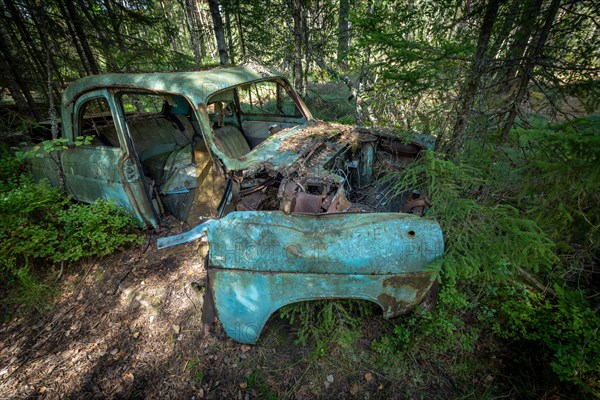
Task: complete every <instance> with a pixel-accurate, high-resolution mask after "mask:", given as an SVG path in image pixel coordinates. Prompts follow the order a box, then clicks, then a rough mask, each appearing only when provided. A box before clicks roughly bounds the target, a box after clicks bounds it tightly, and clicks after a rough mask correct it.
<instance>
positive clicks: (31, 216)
mask: <svg viewBox="0 0 600 400" xmlns="http://www.w3.org/2000/svg"><path fill="white" fill-rule="evenodd" d="M22 171H23V169H22V168H21V165H20V163H19V162H18V161H17V160H16V159H15V158H14V157H11V156H10V155H9V154H7V153H6V152H5V153H4V154H3V158H2V160H1V161H0V279H1V281H2V282H4V283H7V282H9V283H10V282H12V283H13V284H14V285H16V286H18V288H17V289H18V290H17V292H18V293H17V296H16V297H17V299H22V300H23V301H24V302H25V303H29V304H32V305H34V306H35V307H36V308H37V309H41V308H43V307H41V305H40V304H41V303H42V297H43V294H44V293H48V290H46V289H47V288H48V285H46V284H45V283H43V282H39V281H38V280H37V278H34V276H39V275H41V276H43V275H44V272H45V271H44V269H41V266H48V265H52V264H55V263H59V262H73V261H77V260H80V259H82V258H86V257H94V256H99V257H101V256H105V255H107V254H110V253H112V252H114V251H115V250H116V249H118V248H120V247H122V246H125V245H127V244H131V243H139V241H140V240H141V239H142V237H141V236H140V235H139V234H138V233H137V230H136V229H135V227H136V224H135V222H134V220H133V219H132V217H131V216H130V215H128V214H127V213H125V212H124V211H123V210H122V209H121V208H119V207H118V206H117V205H115V204H114V203H112V202H107V201H98V202H96V203H94V204H77V203H74V202H73V201H72V200H71V198H70V197H69V196H65V195H64V194H63V193H62V192H60V191H59V190H58V189H56V188H52V187H50V186H49V185H48V183H47V182H44V181H42V182H34V181H33V180H32V179H31V178H29V176H27V175H26V174H24V173H23V172H22ZM28 299H30V300H31V301H28Z"/></svg>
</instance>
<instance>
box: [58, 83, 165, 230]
mask: <svg viewBox="0 0 600 400" xmlns="http://www.w3.org/2000/svg"><path fill="white" fill-rule="evenodd" d="M73 110H74V113H73V130H74V136H75V137H76V136H82V135H90V136H92V140H91V144H89V145H81V146H76V147H72V148H69V149H66V150H64V152H63V155H62V157H61V164H62V169H63V173H64V181H65V185H66V188H67V191H68V192H69V193H71V194H72V195H73V196H74V197H75V198H76V199H77V200H79V201H83V202H87V203H91V202H93V201H95V200H97V199H107V200H113V201H115V202H116V203H117V204H119V205H120V206H122V207H123V208H124V209H125V210H127V211H128V212H130V213H132V214H133V215H134V216H135V218H136V219H137V220H138V221H139V222H140V223H142V224H144V225H147V226H152V227H156V226H158V218H157V216H156V214H155V212H154V210H153V208H152V205H151V204H150V201H149V199H148V195H147V193H146V190H145V188H144V183H143V181H142V179H143V175H142V174H140V172H139V167H138V163H137V162H136V160H135V158H134V156H133V155H132V153H131V151H130V149H129V146H128V145H127V141H126V140H125V136H124V134H123V128H124V125H123V121H122V120H121V118H119V113H118V111H117V108H116V107H115V103H114V100H113V99H112V96H111V95H110V92H109V90H107V89H99V90H94V91H91V92H88V93H85V94H84V95H82V96H80V97H79V98H78V99H77V100H76V102H75V105H74V108H73Z"/></svg>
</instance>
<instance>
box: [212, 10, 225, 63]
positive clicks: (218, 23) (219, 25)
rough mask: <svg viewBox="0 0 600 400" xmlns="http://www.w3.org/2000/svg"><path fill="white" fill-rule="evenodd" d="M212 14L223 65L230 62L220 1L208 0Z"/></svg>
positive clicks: (220, 59)
mask: <svg viewBox="0 0 600 400" xmlns="http://www.w3.org/2000/svg"><path fill="white" fill-rule="evenodd" d="M208 6H209V8H210V15H211V16H212V21H213V28H214V31H215V39H216V41H217V49H218V51H219V61H220V62H221V65H227V64H229V57H228V55H227V45H226V44H225V32H224V31H223V20H222V19H221V12H220V11H219V2H218V1H217V0H208Z"/></svg>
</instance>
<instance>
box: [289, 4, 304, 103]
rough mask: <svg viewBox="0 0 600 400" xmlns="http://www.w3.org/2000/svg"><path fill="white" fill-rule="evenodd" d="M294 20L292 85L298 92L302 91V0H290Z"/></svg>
mask: <svg viewBox="0 0 600 400" xmlns="http://www.w3.org/2000/svg"><path fill="white" fill-rule="evenodd" d="M292 17H293V20H294V86H295V88H296V91H297V92H298V93H302V92H304V87H303V86H304V85H303V83H304V81H303V79H302V0H292Z"/></svg>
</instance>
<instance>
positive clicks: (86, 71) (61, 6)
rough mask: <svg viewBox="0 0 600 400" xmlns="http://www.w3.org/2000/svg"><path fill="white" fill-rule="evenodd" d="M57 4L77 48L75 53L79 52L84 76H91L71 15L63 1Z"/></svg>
mask: <svg viewBox="0 0 600 400" xmlns="http://www.w3.org/2000/svg"><path fill="white" fill-rule="evenodd" d="M57 4H58V8H59V10H60V12H61V14H62V17H63V19H64V21H65V25H66V27H67V30H68V32H69V36H71V40H72V42H73V46H74V47H75V51H76V52H77V56H78V57H79V60H81V66H82V67H83V75H91V74H92V71H91V69H90V67H89V65H88V62H87V59H86V58H85V54H83V50H82V48H81V45H80V44H79V38H78V37H77V35H76V34H75V31H74V30H73V26H72V25H71V21H70V18H69V13H68V12H67V10H66V8H65V7H64V4H63V3H62V1H61V0H59V1H57ZM80 72H81V71H80Z"/></svg>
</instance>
